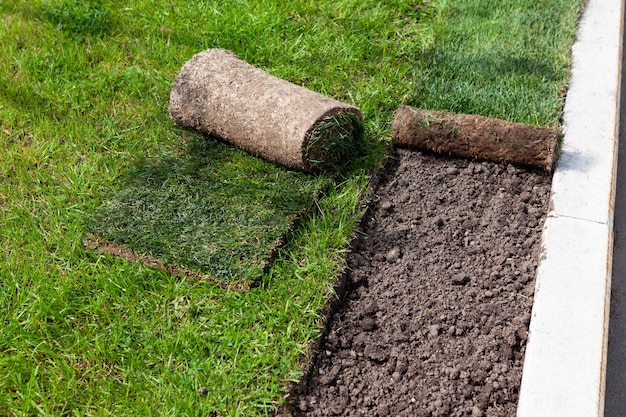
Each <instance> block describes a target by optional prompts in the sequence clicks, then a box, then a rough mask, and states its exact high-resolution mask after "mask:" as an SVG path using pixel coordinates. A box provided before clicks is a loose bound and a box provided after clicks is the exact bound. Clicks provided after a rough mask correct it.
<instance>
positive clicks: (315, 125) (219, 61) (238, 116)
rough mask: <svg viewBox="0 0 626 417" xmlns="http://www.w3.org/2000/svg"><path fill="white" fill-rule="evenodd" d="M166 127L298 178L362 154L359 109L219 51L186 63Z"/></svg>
mask: <svg viewBox="0 0 626 417" xmlns="http://www.w3.org/2000/svg"><path fill="white" fill-rule="evenodd" d="M169 112H170V116H171V118H172V120H173V121H174V122H175V123H176V124H178V125H180V126H183V127H187V128H192V129H196V130H199V131H201V132H203V133H207V134H210V135H214V136H217V137H219V138H222V139H224V140H225V141H227V142H230V143H232V144H234V145H236V146H238V147H240V148H241V149H244V150H246V151H248V152H250V153H252V154H253V155H257V156H260V157H262V158H265V159H267V160H269V161H272V162H276V163H279V164H281V165H284V166H286V167H288V168H292V169H297V170H301V171H306V172H318V171H336V170H337V169H340V168H341V167H342V166H343V165H345V164H346V162H347V161H348V160H349V159H350V158H352V157H353V156H354V155H355V154H359V153H361V152H362V150H363V148H364V144H363V124H362V115H361V112H360V110H359V109H357V108H356V107H354V106H351V105H348V104H345V103H341V102H339V101H337V100H333V99H331V98H329V97H326V96H324V95H322V94H319V93H316V92H314V91H311V90H308V89H306V88H304V87H300V86H297V85H295V84H292V83H290V82H288V81H285V80H282V79H280V78H277V77H274V76H272V75H270V74H268V73H267V72H265V71H263V70H261V69H258V68H255V67H254V66H252V65H250V64H248V63H246V62H244V61H242V60H241V59H239V58H237V56H235V54H233V53H232V52H230V51H227V50H223V49H208V50H206V51H203V52H200V53H198V54H196V55H195V56H193V57H192V58H191V59H190V60H189V61H188V62H187V63H186V64H185V65H184V66H183V68H182V69H181V71H180V73H179V74H178V76H177V77H176V80H175V82H174V85H173V86H172V91H171V94H170V105H169Z"/></svg>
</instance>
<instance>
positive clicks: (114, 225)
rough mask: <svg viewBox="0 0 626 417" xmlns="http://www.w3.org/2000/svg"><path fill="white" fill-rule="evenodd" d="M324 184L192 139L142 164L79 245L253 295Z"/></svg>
mask: <svg viewBox="0 0 626 417" xmlns="http://www.w3.org/2000/svg"><path fill="white" fill-rule="evenodd" d="M329 181H330V179H329V178H327V177H323V176H311V175H308V174H305V173H302V172H298V171H293V170H288V169H285V168H283V167H280V166H277V165H276V164H273V163H270V162H267V161H264V160H262V159H260V158H256V157H253V156H251V155H249V154H247V153H246V152H244V151H242V150H240V149H237V148H235V147H233V146H231V145H230V144H227V143H224V142H222V141H219V140H216V139H212V138H205V137H203V136H201V135H199V134H193V135H192V138H191V140H190V142H189V144H188V146H187V149H185V150H184V151H181V152H180V153H176V154H173V155H169V156H161V157H155V158H149V159H146V160H144V161H141V162H140V163H139V164H138V165H137V166H136V167H135V168H134V169H133V170H131V171H130V172H128V173H127V174H126V175H125V176H124V179H123V184H122V187H121V188H120V189H119V190H117V191H115V192H112V193H111V195H110V197H109V199H108V200H107V201H105V202H104V204H103V205H102V206H101V207H99V208H98V209H97V210H96V212H95V213H93V215H92V216H91V219H90V221H89V222H88V225H87V233H86V235H85V237H84V239H83V244H84V245H85V246H86V247H88V248H90V249H92V250H95V251H96V252H98V253H100V254H108V255H112V256H115V257H119V258H122V259H125V260H128V261H132V262H141V263H143V264H145V265H147V266H150V267H152V268H156V269H159V270H162V271H164V272H166V273H169V274H172V275H174V276H178V277H185V278H192V279H200V280H204V281H208V282H211V283H214V284H216V285H218V286H221V287H224V288H229V289H236V290H245V289H248V288H250V287H252V286H255V285H256V283H257V282H258V279H259V278H260V277H261V276H262V274H263V273H264V272H266V271H267V269H268V268H269V266H270V265H271V263H272V261H273V258H274V255H275V253H276V249H277V248H278V247H280V246H281V245H282V244H283V243H284V242H285V240H286V239H287V238H288V235H289V233H291V232H292V230H293V229H294V228H295V227H296V226H297V223H298V221H299V219H300V218H301V216H302V215H304V214H305V213H306V212H307V211H308V210H309V209H310V208H311V207H312V206H313V204H314V200H315V198H317V197H318V196H319V194H320V193H322V192H323V190H324V188H325V187H326V186H328V184H329Z"/></svg>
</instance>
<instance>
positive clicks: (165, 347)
mask: <svg viewBox="0 0 626 417" xmlns="http://www.w3.org/2000/svg"><path fill="white" fill-rule="evenodd" d="M580 3H581V0H576V1H571V0H546V1H545V2H542V3H541V4H540V5H539V4H537V2H531V1H528V0H512V1H505V0H458V1H445V0H434V1H424V2H421V1H409V0H394V1H387V2H378V1H373V0H332V1H327V0H320V1H316V2H306V1H281V0H269V1H263V2H260V1H252V0H249V1H242V0H240V1H228V2H226V1H218V0H213V1H210V0H207V1H188V2H182V1H175V0H137V1H133V2H116V1H106V0H101V1H97V0H93V1H78V0H64V1H60V0H55V1H52V0H49V1H40V0H28V1H26V0H10V1H2V0H0V143H1V144H2V145H1V146H2V147H1V150H0V178H1V181H0V245H1V247H2V250H0V321H1V323H2V328H1V330H0V415H8V416H31V415H51V416H70V415H71V416H85V415H98V416H105V415H111V416H124V415H127V416H142V415H146V416H148V415H150V416H152V415H163V416H165V415H172V416H180V415H194V416H195V415H198V416H211V415H220V416H221V415H231V416H239V415H246V416H248V415H251V416H254V415H267V414H269V413H271V412H272V410H274V409H275V408H276V407H277V406H278V405H280V404H281V403H282V402H284V396H285V393H286V386H287V383H288V382H289V381H295V380H297V379H298V378H299V377H300V376H301V372H302V371H301V368H300V365H299V363H301V361H302V359H303V357H304V356H306V355H308V354H309V353H310V352H309V346H310V344H311V342H312V341H313V340H314V339H315V337H316V336H317V335H318V334H319V327H320V324H321V323H322V320H323V317H321V311H323V309H324V307H325V306H326V304H327V302H328V300H329V298H331V297H333V290H332V285H333V282H334V279H335V278H336V277H337V275H338V274H339V273H340V272H341V270H342V268H343V266H344V257H345V253H346V250H347V242H348V241H349V239H350V237H351V235H352V234H353V233H354V228H355V224H356V222H357V220H358V217H359V215H360V214H361V212H360V210H359V208H358V207H359V199H360V198H361V196H362V195H363V193H364V190H365V189H366V187H367V181H368V172H369V170H370V169H372V168H374V167H376V166H377V165H378V164H379V163H380V160H381V158H382V152H381V150H382V148H383V146H382V145H383V144H384V143H386V142H387V139H388V138H387V135H388V128H389V125H390V122H391V117H392V112H393V110H394V109H395V108H396V107H397V105H399V104H401V103H403V102H404V103H408V104H412V105H416V106H419V107H426V108H431V109H443V110H452V111H457V112H465V113H478V114H483V115H486V116H493V117H500V118H504V119H507V120H514V121H519V122H526V123H530V124H536V125H544V126H554V125H556V124H557V123H558V120H559V117H560V112H561V108H562V93H563V92H564V89H565V87H566V83H567V75H568V65H569V59H570V47H571V44H572V42H573V34H574V30H575V24H576V19H577V16H578V13H579V6H580ZM209 47H221V48H227V49H230V50H233V51H234V52H235V53H236V54H237V55H238V56H239V57H240V58H242V59H245V60H247V61H248V62H250V63H251V64H253V65H256V66H257V67H260V68H263V69H265V70H267V71H268V72H270V73H272V74H273V75H276V76H278V77H281V78H285V79H287V80H289V81H292V82H294V83H297V84H300V85H304V86H306V87H308V88H311V89H313V90H315V91H318V92H321V93H323V94H327V95H330V96H332V97H333V98H336V99H338V100H343V101H346V102H349V103H352V104H354V105H356V106H358V107H360V108H361V109H362V111H363V113H364V117H365V122H366V126H365V127H366V138H367V140H368V143H369V153H368V155H367V156H366V157H364V158H362V159H360V160H358V161H355V166H354V167H353V168H352V169H351V170H350V171H349V172H348V173H347V174H346V175H345V176H344V177H343V178H340V179H339V178H336V179H333V181H334V185H333V186H332V187H331V188H330V190H329V191H328V192H327V193H326V194H325V195H324V196H323V197H321V198H320V199H318V200H317V201H316V203H315V209H314V210H313V212H312V213H311V214H310V215H309V216H307V217H306V218H305V219H303V221H302V223H301V225H300V226H299V228H298V229H297V230H296V231H295V233H294V235H293V236H292V238H291V240H290V242H289V243H288V244H287V245H286V246H285V247H284V248H283V249H281V250H280V252H279V253H278V257H277V260H276V262H275V264H274V266H273V267H272V268H271V270H270V271H269V272H268V273H267V274H265V275H264V276H263V278H262V282H261V284H260V286H259V287H258V288H254V289H252V290H250V291H248V292H235V291H227V290H223V289H221V288H219V287H216V286H214V285H210V284H207V283H206V282H202V281H197V280H191V279H189V280H186V279H179V278H173V277H171V276H169V275H168V274H165V273H162V272H159V271H156V270H154V269H151V268H148V267H145V266H142V265H140V264H136V263H130V262H126V261H123V260H121V259H116V258H112V257H106V256H105V257H103V256H98V255H97V254H95V253H94V252H92V251H90V250H87V249H84V248H83V246H82V239H83V237H84V233H85V229H86V224H87V222H88V219H89V218H90V216H92V215H93V213H94V212H95V211H96V209H97V208H98V207H100V206H101V204H103V202H104V201H106V199H107V198H108V196H109V195H110V193H111V192H112V191H114V190H118V189H120V188H121V187H122V186H123V183H124V179H125V178H126V176H127V174H128V173H129V172H132V170H133V169H137V167H140V166H141V163H142V161H144V160H145V158H166V157H176V156H177V155H180V154H181V153H182V152H184V151H185V149H187V147H188V146H189V144H191V143H194V141H198V140H203V139H204V138H202V137H201V136H200V135H197V134H195V133H193V132H189V131H185V130H182V129H179V128H177V127H175V126H174V125H173V124H172V123H171V122H170V121H169V118H168V115H167V104H168V97H169V90H170V86H171V84H172V82H173V80H174V78H175V76H176V74H177V72H178V70H179V69H180V67H181V66H182V65H183V64H184V62H186V60H188V59H189V58H190V57H191V56H192V55H193V54H195V53H197V52H199V51H201V50H203V49H206V48H209ZM229 152H230V151H229ZM237 158H239V157H237ZM241 158H243V159H245V157H243V156H242V157H241ZM252 180H254V178H251V181H252ZM313 181H315V179H313Z"/></svg>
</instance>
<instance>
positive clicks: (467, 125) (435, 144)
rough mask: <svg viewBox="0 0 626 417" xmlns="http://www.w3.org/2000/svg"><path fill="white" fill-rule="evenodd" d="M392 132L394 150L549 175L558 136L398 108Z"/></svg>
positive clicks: (496, 121)
mask: <svg viewBox="0 0 626 417" xmlns="http://www.w3.org/2000/svg"><path fill="white" fill-rule="evenodd" d="M391 131H392V141H393V143H394V145H396V146H402V147H410V148H416V149H422V150H429V151H433V152H436V153H440V154H446V155H453V156H458V157H463V158H470V159H478V160H482V161H496V162H508V163H511V164H516V165H522V166H528V167H534V168H541V169H544V170H546V171H549V172H551V171H552V170H553V168H554V165H555V163H556V158H557V145H558V140H559V136H560V130H559V129H549V128H541V127H534V126H528V125H525V124H522V123H514V122H507V121H504V120H500V119H494V118H489V117H484V116H478V115H471V114H455V113H449V112H442V111H432V110H424V109H416V108H414V107H411V106H400V107H398V109H397V110H396V112H395V114H394V119H393V122H392V126H391Z"/></svg>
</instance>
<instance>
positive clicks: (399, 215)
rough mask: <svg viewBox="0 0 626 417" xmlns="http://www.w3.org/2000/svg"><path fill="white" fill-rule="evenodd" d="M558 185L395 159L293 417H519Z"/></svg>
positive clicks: (511, 173) (488, 166)
mask: <svg viewBox="0 0 626 417" xmlns="http://www.w3.org/2000/svg"><path fill="white" fill-rule="evenodd" d="M550 182H551V178H550V175H549V174H546V173H544V172H540V171H529V170H525V169H522V168H517V167H514V166H511V165H505V164H496V163H489V162H474V161H468V160H462V159H451V158H441V157H436V156H432V155H429V154H424V153H421V152H415V151H408V150H402V149H398V150H395V151H394V153H393V155H392V159H391V161H390V163H389V164H387V167H386V168H385V170H384V171H383V172H382V173H381V174H380V176H379V181H378V185H377V187H376V188H375V190H374V201H373V203H372V205H371V207H370V210H369V212H368V214H367V215H366V218H364V220H363V222H362V227H361V233H360V234H359V237H358V238H357V239H356V241H355V243H354V248H353V251H352V252H351V253H350V255H349V258H348V266H349V272H348V274H347V278H346V279H347V282H348V290H347V292H346V294H345V296H344V298H343V302H342V304H341V305H340V306H339V308H338V309H337V311H336V312H335V313H334V314H333V316H332V317H331V318H330V321H329V324H328V327H327V330H326V332H325V334H324V337H323V339H322V340H321V345H320V349H319V353H318V355H317V357H316V358H315V360H314V362H313V364H312V366H311V369H310V371H309V372H308V374H307V376H306V378H303V380H302V381H301V382H300V383H299V384H298V385H297V386H296V387H295V388H294V389H293V392H292V393H291V413H292V414H293V415H294V416H359V415H363V416H418V417H420V416H472V417H480V416H485V417H491V416H513V415H515V410H516V405H517V400H518V392H519V386H520V381H521V375H522V364H523V359H524V352H525V347H526V340H527V334H528V324H529V322H530V317H531V308H532V303H533V292H534V279H535V271H536V267H537V264H538V261H539V258H540V237H541V229H542V226H543V222H544V218H545V214H546V211H547V206H548V198H549V190H550Z"/></svg>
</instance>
